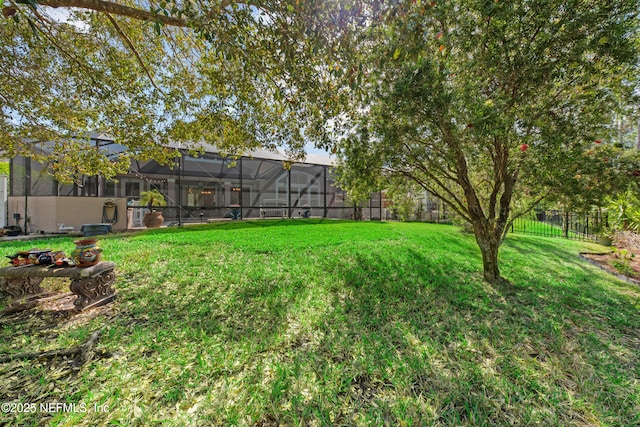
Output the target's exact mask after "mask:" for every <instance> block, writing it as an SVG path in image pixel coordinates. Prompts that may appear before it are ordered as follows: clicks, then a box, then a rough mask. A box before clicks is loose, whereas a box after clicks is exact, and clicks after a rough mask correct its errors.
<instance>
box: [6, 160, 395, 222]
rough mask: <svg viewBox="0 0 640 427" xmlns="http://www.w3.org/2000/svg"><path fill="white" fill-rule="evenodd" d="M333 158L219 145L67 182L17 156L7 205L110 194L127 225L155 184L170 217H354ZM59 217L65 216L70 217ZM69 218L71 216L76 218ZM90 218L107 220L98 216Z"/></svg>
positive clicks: (379, 206)
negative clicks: (224, 151)
mask: <svg viewBox="0 0 640 427" xmlns="http://www.w3.org/2000/svg"><path fill="white" fill-rule="evenodd" d="M329 163H330V162H329V161H328V160H325V159H322V160H321V161H318V162H317V163H288V162H286V159H285V158H284V157H281V156H279V155H277V154H274V153H270V152H259V153H253V155H252V156H244V157H240V158H237V159H234V158H229V157H223V156H221V155H219V154H217V153H214V152H209V153H205V154H202V155H199V156H197V157H194V156H190V155H188V154H187V153H186V152H184V153H183V155H182V157H178V158H176V161H175V163H174V164H173V165H171V166H163V165H160V164H158V163H157V162H155V161H145V162H143V161H137V160H133V161H132V163H131V168H130V170H129V172H128V173H127V174H122V175H118V176H117V177H116V178H115V179H111V180H108V179H105V178H104V177H100V176H83V177H80V178H79V180H78V182H76V183H74V184H72V185H67V184H62V183H58V182H57V181H55V180H54V179H53V177H52V176H51V175H49V174H48V173H47V172H46V168H45V167H43V166H42V165H41V164H39V163H37V162H35V161H32V160H31V159H29V158H24V157H16V158H14V159H12V161H11V181H10V182H11V193H10V195H11V198H12V200H13V202H14V203H13V205H14V207H12V206H11V201H10V207H9V209H10V211H16V213H22V212H21V210H24V209H26V210H29V212H27V213H25V216H28V217H30V218H33V219H34V220H35V218H36V217H37V215H38V213H36V212H34V210H33V209H29V207H25V206H31V207H33V206H35V205H34V203H35V202H36V199H37V198H48V199H49V198H51V197H54V198H69V197H72V198H74V199H75V198H84V200H85V201H89V200H90V199H88V198H92V199H100V200H103V199H104V200H108V199H113V200H117V201H120V202H122V206H123V209H122V210H125V209H126V211H127V217H128V218H127V224H126V227H119V228H131V227H137V226H140V225H141V224H140V219H141V218H142V216H143V214H144V212H145V211H146V209H147V207H146V206H140V205H139V199H140V194H141V192H143V191H148V190H152V189H157V190H159V191H160V192H161V193H162V194H163V195H164V196H165V198H166V201H167V205H166V206H163V207H160V206H158V207H154V209H157V210H161V211H162V212H163V215H164V217H165V224H177V223H193V222H207V221H213V220H217V219H240V218H246V219H249V218H299V217H300V218H305V217H316V218H318V217H323V218H340V219H350V218H352V217H353V214H354V210H353V207H352V206H351V205H350V204H349V203H348V200H346V196H345V193H344V192H343V191H342V190H340V189H338V188H337V187H336V186H335V185H334V179H333V175H332V169H331V165H330V164H329ZM381 196H382V195H381V194H380V193H374V194H372V196H371V198H370V200H369V202H368V204H367V205H366V207H364V209H363V210H362V214H363V218H364V219H382V218H383V201H382V197H381ZM23 199H25V201H24V202H22V200H23ZM18 202H19V203H18ZM125 203H126V205H125ZM23 205H25V206H23ZM124 206H126V208H124ZM96 216H98V215H96ZM23 218H24V216H23ZM56 221H57V223H62V222H64V221H65V219H64V218H58V219H57V220H56ZM66 221H67V223H70V222H72V220H71V218H69V219H66ZM31 222H33V223H34V224H32V225H31V228H32V230H31V231H37V229H38V228H39V227H38V224H37V223H43V221H41V220H35V221H31ZM93 222H104V221H102V220H101V219H100V218H96V219H95V220H94V221H93ZM116 228H117V227H116Z"/></svg>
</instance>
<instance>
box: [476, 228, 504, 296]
mask: <svg viewBox="0 0 640 427" xmlns="http://www.w3.org/2000/svg"><path fill="white" fill-rule="evenodd" d="M478 246H479V247H480V252H481V253H482V269H483V272H484V280H486V281H487V282H489V283H491V284H492V285H493V284H496V283H498V282H499V281H500V268H499V267H498V249H499V244H498V242H497V241H495V240H494V239H490V240H489V241H484V242H482V243H481V241H480V240H478Z"/></svg>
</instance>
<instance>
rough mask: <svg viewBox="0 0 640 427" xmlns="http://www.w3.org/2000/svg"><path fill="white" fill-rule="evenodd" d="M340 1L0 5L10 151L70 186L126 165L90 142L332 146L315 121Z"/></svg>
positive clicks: (0, 123)
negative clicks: (102, 138)
mask: <svg viewBox="0 0 640 427" xmlns="http://www.w3.org/2000/svg"><path fill="white" fill-rule="evenodd" d="M340 3H341V2H340V1H333V2H325V1H305V2H300V1H295V0H290V1H288V0H265V1H234V0H218V1H209V2H191V1H186V2H183V1H174V0H162V1H155V0H151V1H137V0H131V1H118V2H115V1H105V0H26V1H24V0H23V1H15V0H3V1H2V0H0V7H2V9H3V16H2V17H0V73H1V75H2V79H0V100H1V101H0V107H1V111H0V150H2V151H4V152H5V153H8V155H15V154H18V153H23V154H25V153H27V154H30V155H32V156H35V157H36V158H37V159H39V160H42V161H43V162H46V163H47V164H49V165H50V166H51V170H52V172H54V173H56V175H57V176H58V178H59V179H63V180H72V179H74V176H75V175H78V174H82V173H84V174H94V173H96V172H100V173H102V174H103V175H106V176H111V175H113V174H115V173H116V172H118V171H121V170H122V169H124V168H126V166H127V159H126V157H125V156H122V157H120V158H118V157H117V156H115V155H113V153H106V152H100V150H87V149H86V148H87V146H86V140H87V135H88V132H89V131H99V132H102V133H105V134H107V135H110V136H112V137H115V138H116V140H117V142H118V143H119V144H122V145H124V146H125V147H127V148H128V154H130V153H135V154H136V155H137V156H138V158H149V157H152V158H155V159H157V160H160V161H165V160H166V161H168V160H170V159H171V158H172V157H173V156H175V155H176V152H175V151H174V150H171V149H168V147H169V146H171V145H173V146H174V147H175V146H176V145H177V144H178V143H179V144H181V146H182V147H187V148H189V147H191V148H194V147H195V148H197V145H198V144H199V143H202V142H206V143H209V144H213V145H216V146H217V147H218V148H219V149H221V150H222V151H226V152H228V153H230V154H235V153H241V152H242V151H243V150H250V149H253V148H257V147H262V148H268V149H269V148H270V149H273V148H275V147H276V146H281V147H284V148H286V149H287V150H288V152H289V154H290V156H291V157H292V158H299V157H301V156H302V155H303V150H302V148H303V146H304V144H305V143H306V141H307V140H308V139H309V138H313V139H315V140H317V141H320V143H323V141H324V143H326V141H327V140H326V135H324V130H323V128H322V127H321V126H316V127H314V126H311V124H313V123H320V122H322V120H323V118H322V117H323V115H324V114H325V111H324V107H325V104H324V103H316V101H317V99H318V98H317V97H321V98H323V99H324V98H325V97H324V95H323V94H324V93H328V91H329V89H327V88H330V86H329V85H328V82H329V80H328V78H327V77H328V76H329V74H328V73H327V70H328V69H329V67H330V62H331V57H332V56H334V52H337V51H339V50H341V48H340V45H341V43H343V40H344V39H345V34H344V33H342V32H341V31H340V30H339V28H340V27H341V26H342V24H343V23H344V22H345V20H346V19H347V17H349V16H350V14H348V13H347V14H343V11H344V10H345V9H344V8H343V7H341V5H340ZM345 3H346V4H349V5H350V4H351V3H352V2H347V1H345ZM347 8H350V7H349V6H348V7H347ZM332 29H335V30H332ZM321 58H322V59H321ZM303 93H305V94H307V95H310V94H315V96H316V98H314V97H313V96H311V97H310V96H302V94H303ZM333 96H335V94H332V95H331V97H333ZM328 98H330V97H328ZM336 102H337V101H336V100H335V99H333V100H331V102H329V103H328V104H327V106H329V104H331V105H335V104H336ZM318 105H322V107H323V108H317V106H318ZM44 142H46V143H47V145H49V147H48V148H49V151H48V152H47V153H45V154H46V155H42V153H40V155H38V151H37V150H35V148H37V147H39V146H40V144H41V143H44ZM52 147H53V151H51V148H52Z"/></svg>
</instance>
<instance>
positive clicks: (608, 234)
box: [598, 228, 616, 246]
mask: <svg viewBox="0 0 640 427" xmlns="http://www.w3.org/2000/svg"><path fill="white" fill-rule="evenodd" d="M615 235H616V233H615V231H614V230H612V229H610V228H603V229H602V231H601V232H600V234H599V235H598V243H599V244H601V245H602V246H611V245H612V244H613V239H614V238H615Z"/></svg>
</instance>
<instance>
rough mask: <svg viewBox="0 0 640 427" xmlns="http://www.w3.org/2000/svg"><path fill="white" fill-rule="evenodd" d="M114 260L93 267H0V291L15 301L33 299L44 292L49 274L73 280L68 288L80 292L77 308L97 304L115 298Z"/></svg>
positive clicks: (76, 292)
mask: <svg viewBox="0 0 640 427" xmlns="http://www.w3.org/2000/svg"><path fill="white" fill-rule="evenodd" d="M115 266H116V264H115V263H114V262H100V263H98V264H96V265H94V266H92V267H86V268H78V267H58V266H39V265H23V266H19V267H4V268H0V290H1V291H4V292H6V293H7V294H9V295H10V296H11V298H12V299H13V300H17V299H22V298H25V299H33V298H37V296H38V295H40V294H42V293H43V292H44V291H43V289H42V288H41V287H40V283H41V282H42V281H43V280H44V279H45V278H47V277H64V278H68V279H71V283H70V285H69V288H70V289H71V292H73V293H74V294H75V295H77V298H76V299H75V301H74V302H73V305H74V306H75V308H76V309H78V310H86V309H88V308H92V307H98V306H101V305H104V304H107V303H109V302H111V301H113V300H114V299H115V297H116V293H115V291H114V289H113V287H112V285H113V283H114V282H115V279H116V274H115V273H114V271H113V269H114V268H115Z"/></svg>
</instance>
